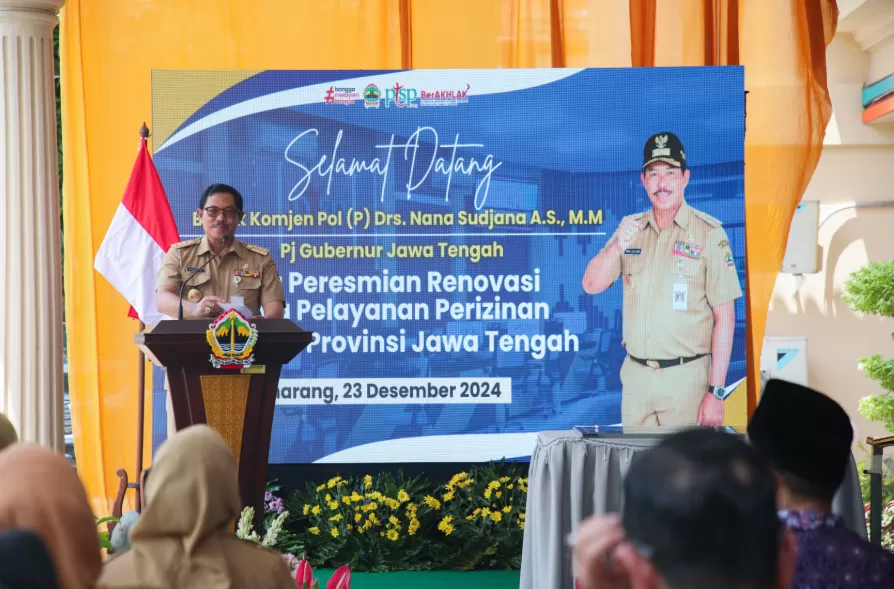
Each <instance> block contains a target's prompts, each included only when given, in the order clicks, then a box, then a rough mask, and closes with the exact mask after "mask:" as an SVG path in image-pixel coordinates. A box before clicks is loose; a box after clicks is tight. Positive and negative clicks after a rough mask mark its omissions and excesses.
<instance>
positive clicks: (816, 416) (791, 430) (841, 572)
mask: <svg viewBox="0 0 894 589" xmlns="http://www.w3.org/2000/svg"><path fill="white" fill-rule="evenodd" d="M748 436H749V438H750V439H751V443H752V444H753V445H754V446H755V447H756V448H757V449H758V451H759V452H761V453H762V454H764V456H765V457H766V458H767V459H768V460H769V461H770V462H771V463H772V464H773V467H774V469H775V470H776V474H777V497H776V502H777V505H778V508H779V518H780V519H781V520H782V523H783V525H785V527H786V528H788V529H789V530H791V531H792V532H793V533H794V534H795V538H796V542H797V548H798V552H797V554H798V560H797V566H796V569H795V576H794V580H793V582H792V584H791V588H792V589H851V588H853V589H882V588H884V589H891V588H892V587H894V554H892V553H890V552H888V551H886V550H884V549H883V548H881V547H880V546H877V545H875V544H870V543H869V542H867V541H866V540H865V539H863V538H862V537H860V536H859V535H858V534H856V533H855V532H853V531H851V530H849V529H847V527H846V526H845V525H844V521H843V520H842V518H841V517H840V516H838V515H835V514H833V513H832V500H833V498H834V496H835V492H836V491H837V490H838V488H839V487H840V486H841V484H842V482H843V481H844V478H845V474H846V472H847V467H848V462H849V461H850V457H851V443H852V442H853V438H854V432H853V428H852V427H851V422H850V419H849V418H848V416H847V413H845V411H844V409H842V408H841V406H840V405H839V404H838V403H836V402H835V401H833V400H832V399H830V398H829V397H827V396H825V395H823V394H821V393H818V392H816V391H814V390H813V389H809V388H807V387H803V386H801V385H798V384H794V383H790V382H786V381H782V380H775V379H774V380H770V381H768V382H767V385H766V388H765V389H764V393H763V396H762V397H761V401H760V403H759V404H758V406H757V408H756V409H755V411H754V415H753V416H752V418H751V422H750V423H749V424H748Z"/></svg>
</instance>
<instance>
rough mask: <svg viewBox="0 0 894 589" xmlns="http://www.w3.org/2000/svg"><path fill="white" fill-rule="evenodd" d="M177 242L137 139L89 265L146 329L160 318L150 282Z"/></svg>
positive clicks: (143, 144)
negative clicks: (123, 185)
mask: <svg viewBox="0 0 894 589" xmlns="http://www.w3.org/2000/svg"><path fill="white" fill-rule="evenodd" d="M178 241H180V234H179V233H178V232H177V224H176V223H175V222H174V213H172V212H171V205H170V204H168V197H167V196H166V195H165V190H164V187H163V186H162V185H161V179H159V177H158V172H157V171H156V170H155V165H154V164H153V163H152V158H151V157H150V156H149V148H148V147H147V146H146V140H145V139H143V140H141V141H140V151H139V153H138V154H137V161H136V163H135V164H134V167H133V171H132V172H131V174H130V181H128V183H127V189H126V190H125V191H124V198H123V199H122V200H121V204H120V205H118V211H117V212H116V213H115V217H114V218H113V219H112V224H111V225H110V226H109V230H108V232H106V236H105V239H103V241H102V245H101V246H99V251H98V252H96V261H95V262H94V264H93V267H94V268H96V271H97V272H99V273H100V274H102V275H103V276H105V278H106V280H108V281H109V282H110V283H111V284H112V286H114V287H115V289H116V290H117V291H118V292H120V293H121V294H122V295H123V296H124V298H125V299H127V302H129V303H130V305H131V308H130V312H129V313H128V315H129V316H130V317H133V318H135V319H140V320H141V321H142V322H143V323H145V324H146V325H156V324H157V323H158V322H159V321H161V320H162V319H164V318H165V316H164V315H163V314H162V313H160V312H159V311H158V307H157V306H156V304H155V279H156V276H157V275H158V271H159V270H160V269H161V263H162V260H163V259H164V256H165V254H166V253H167V251H168V249H170V247H171V245H172V244H175V243H177V242H178Z"/></svg>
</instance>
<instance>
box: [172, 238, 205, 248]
mask: <svg viewBox="0 0 894 589" xmlns="http://www.w3.org/2000/svg"><path fill="white" fill-rule="evenodd" d="M201 241H202V238H201V237H197V238H195V239H187V240H186V241H181V242H180V243H175V244H173V245H172V246H171V249H175V250H179V249H180V248H182V247H187V246H190V245H196V244H198V243H199V242H201Z"/></svg>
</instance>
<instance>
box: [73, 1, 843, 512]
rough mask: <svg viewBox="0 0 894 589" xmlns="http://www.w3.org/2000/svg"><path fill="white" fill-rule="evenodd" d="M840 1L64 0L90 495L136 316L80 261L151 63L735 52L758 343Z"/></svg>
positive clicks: (659, 57)
mask: <svg viewBox="0 0 894 589" xmlns="http://www.w3.org/2000/svg"><path fill="white" fill-rule="evenodd" d="M837 17H838V10H837V7H836V4H835V2H834V0H672V1H668V0H661V1H660V2H659V1H658V0H450V1H449V2H446V1H444V2H442V1H440V0H317V1H313V2H311V1H304V0H302V1H300V2H296V1H295V0H254V1H253V2H251V3H250V4H247V3H245V2H243V1H236V0H153V1H151V2H150V1H140V2H121V0H68V2H67V3H66V6H65V8H64V10H63V12H62V18H61V27H62V28H61V42H62V46H61V58H62V63H61V70H62V71H61V75H62V108H63V114H62V118H63V130H62V137H63V148H64V176H65V180H64V186H63V216H64V217H63V219H64V224H65V294H66V317H67V331H68V357H69V384H70V389H71V403H72V425H73V429H74V434H75V452H76V454H77V459H78V467H79V472H80V474H81V476H82V478H83V480H84V482H85V484H86V486H87V489H88V493H89V495H90V497H91V499H92V501H93V505H94V510H95V511H96V512H97V513H107V512H108V511H109V509H110V505H111V500H112V499H113V498H114V494H115V490H116V488H117V481H118V479H117V477H116V475H115V470H116V469H117V468H119V467H124V468H127V469H128V471H129V472H130V473H131V474H132V473H133V468H134V463H135V460H134V459H135V456H134V454H135V451H136V449H135V447H134V442H135V434H134V431H135V421H136V406H137V402H136V390H137V383H136V375H137V365H136V362H137V360H136V359H137V356H136V349H135V347H134V345H133V333H134V332H135V331H136V327H137V325H136V323H135V322H134V321H132V320H130V319H127V318H126V312H127V304H126V303H125V301H124V300H123V299H122V298H121V296H120V295H118V293H116V292H115V291H114V290H113V289H112V288H111V287H110V286H109V285H108V283H107V282H105V280H104V279H103V278H102V277H100V276H99V275H98V274H96V273H94V272H93V271H92V265H93V258H94V255H95V253H96V250H97V249H98V248H99V244H100V243H101V241H102V238H103V236H104V234H105V231H106V229H107V227H108V225H109V222H110V221H111V219H112V216H113V214H114V212H115V209H116V207H117V206H118V204H119V202H120V200H121V196H122V192H123V190H124V186H125V184H126V182H127V178H128V175H129V174H130V169H131V166H132V165H133V161H134V158H135V157H136V148H137V144H138V136H137V129H138V128H139V126H140V124H141V123H142V122H143V120H147V119H149V118H150V113H151V104H150V72H151V70H152V69H243V70H262V69H346V68H357V69H397V68H496V67H630V66H671V65H725V64H741V65H744V66H745V77H746V88H747V89H748V90H749V92H750V94H749V95H748V120H747V138H746V152H745V153H746V155H745V159H746V166H745V170H746V172H745V186H746V219H747V243H748V252H747V264H748V269H747V270H748V292H749V299H750V300H749V305H750V307H749V308H750V319H751V326H750V327H751V329H750V330H749V345H750V347H751V349H752V352H753V357H754V358H758V357H759V354H760V345H761V342H762V340H763V334H764V327H765V323H766V316H767V308H768V305H769V300H770V295H771V293H772V289H773V285H774V283H775V280H776V274H777V272H778V270H779V267H780V265H781V261H782V256H783V253H784V249H785V243H786V239H787V233H788V225H789V222H790V220H791V217H792V215H793V213H794V208H795V206H796V204H797V202H798V201H799V200H800V197H801V194H802V193H803V191H804V189H805V188H806V186H807V182H808V181H809V179H810V176H811V175H812V173H813V170H814V168H815V166H816V162H817V159H818V158H819V154H820V151H821V148H822V137H823V133H824V130H825V126H826V123H827V122H828V119H829V117H830V115H831V105H830V101H829V96H828V92H827V89H826V79H825V47H826V45H827V44H828V43H829V42H830V41H831V38H832V36H833V35H834V31H835V24H836V22H837ZM148 122H149V125H150V127H151V125H152V123H151V121H148ZM756 370H757V368H756V366H751V367H750V368H749V375H750V376H749V385H751V388H752V390H751V393H750V395H749V402H750V404H753V402H754V400H755V391H754V389H753V385H754V383H755V382H756V381H757V378H756ZM147 406H148V404H147ZM148 414H149V411H148V410H147V415H148ZM148 431H149V430H148V429H147V432H148ZM148 437H149V436H147V440H148ZM147 447H148V441H147ZM146 454H147V461H146V464H148V448H147V449H146Z"/></svg>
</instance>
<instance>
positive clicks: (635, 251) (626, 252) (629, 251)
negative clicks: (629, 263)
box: [624, 247, 643, 256]
mask: <svg viewBox="0 0 894 589" xmlns="http://www.w3.org/2000/svg"><path fill="white" fill-rule="evenodd" d="M642 253H643V250H641V249H640V248H632V247H628V248H627V249H626V250H624V255H625V256H638V255H640V254H642Z"/></svg>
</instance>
